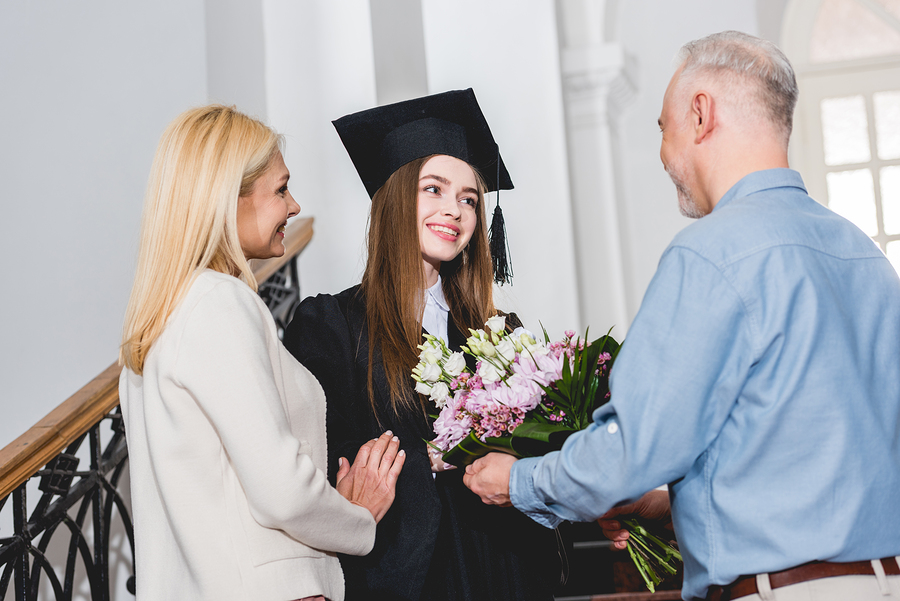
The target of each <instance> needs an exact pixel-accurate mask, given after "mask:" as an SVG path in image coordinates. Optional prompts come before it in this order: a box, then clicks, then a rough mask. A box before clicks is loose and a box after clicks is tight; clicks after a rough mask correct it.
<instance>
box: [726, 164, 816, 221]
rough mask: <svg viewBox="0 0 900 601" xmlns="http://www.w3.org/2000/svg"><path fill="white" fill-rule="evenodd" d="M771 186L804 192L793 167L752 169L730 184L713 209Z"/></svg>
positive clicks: (800, 178)
mask: <svg viewBox="0 0 900 601" xmlns="http://www.w3.org/2000/svg"><path fill="white" fill-rule="evenodd" d="M773 188H800V189H801V190H803V192H804V193H805V192H806V186H804V185H803V178H802V177H800V174H799V173H797V172H796V171H794V170H793V169H783V168H782V169H765V170H763V171H754V172H753V173H751V174H749V175H745V176H744V177H742V178H741V179H740V180H739V181H738V183H736V184H735V185H733V186H731V189H730V190H728V192H726V193H725V196H723V197H722V198H721V199H720V200H719V202H717V203H716V206H715V207H713V211H718V210H719V209H720V208H722V207H723V206H724V205H726V204H728V203H729V202H730V201H731V200H733V199H735V198H744V197H745V196H750V195H751V194H755V193H756V192H762V191H763V190H771V189H773Z"/></svg>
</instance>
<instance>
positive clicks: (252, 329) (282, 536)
mask: <svg viewBox="0 0 900 601" xmlns="http://www.w3.org/2000/svg"><path fill="white" fill-rule="evenodd" d="M119 395H120V399H121V405H122V411H123V413H124V416H125V428H126V434H127V437H128V453H129V460H130V470H131V493H132V506H133V513H134V531H135V547H136V548H135V553H136V556H135V569H136V574H135V575H136V584H137V599H138V601H155V600H157V599H159V600H164V599H192V600H200V599H210V600H213V599H215V600H216V601H222V600H227V599H235V600H237V599H241V600H244V599H253V600H260V601H263V600H272V601H289V600H291V599H297V598H300V597H306V596H313V595H324V596H325V597H327V598H328V599H332V600H334V601H338V600H340V599H343V597H344V580H343V576H342V574H341V568H340V565H339V563H338V560H337V558H336V557H335V555H334V553H335V552H340V553H347V554H352V555H365V554H366V553H368V552H369V551H370V550H371V549H372V546H373V544H374V541H375V521H374V519H373V518H372V515H371V514H370V513H369V512H368V511H367V510H366V509H364V508H362V507H358V506H356V505H353V504H351V503H350V502H349V501H347V500H345V499H344V498H343V497H342V496H341V495H340V494H338V492H337V491H336V490H335V489H334V488H332V487H331V486H330V485H329V484H328V481H327V480H326V477H325V469H326V464H325V462H326V457H327V453H326V448H325V396H324V394H323V392H322V388H321V386H319V383H318V381H317V380H316V379H315V377H313V375H312V374H310V373H309V371H307V370H306V368H305V367H303V366H302V365H301V364H300V363H298V362H297V361H296V360H295V359H294V358H293V357H292V356H291V355H290V354H289V353H288V352H287V351H286V350H285V348H284V347H283V346H282V344H281V342H280V341H279V340H278V337H277V334H276V329H275V322H274V321H273V319H272V316H271V315H270V313H269V311H268V309H267V308H266V306H265V304H264V303H263V302H262V301H261V300H260V298H259V296H257V295H256V294H254V293H253V291H252V290H251V289H250V288H249V287H248V286H247V285H246V284H244V283H243V282H241V281H240V280H238V279H236V278H233V277H231V276H228V275H224V274H221V273H218V272H215V271H211V270H206V271H203V272H201V273H199V274H198V276H197V277H196V279H195V281H194V283H193V284H192V286H191V288H190V290H189V291H188V293H187V295H186V296H185V298H184V300H183V301H182V302H181V303H180V305H179V306H178V308H177V309H176V310H175V311H174V313H173V314H172V316H171V317H170V319H169V321H168V323H167V325H166V328H165V330H164V331H163V333H162V335H160V337H159V338H158V339H157V340H156V342H155V343H154V344H153V346H152V348H151V350H150V352H149V354H148V355H147V358H146V361H145V363H144V374H143V376H138V375H136V374H134V373H133V372H131V371H130V370H127V369H126V370H123V372H122V376H121V378H120V380H119ZM350 459H351V460H352V459H353V458H352V457H351V458H350Z"/></svg>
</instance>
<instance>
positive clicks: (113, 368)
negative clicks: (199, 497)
mask: <svg viewBox="0 0 900 601" xmlns="http://www.w3.org/2000/svg"><path fill="white" fill-rule="evenodd" d="M312 235H313V218H312V217H304V218H302V219H297V220H295V221H294V222H293V223H291V224H290V225H289V226H288V228H287V230H286V231H285V239H284V247H285V253H284V256H282V257H276V258H273V259H267V260H265V261H258V262H256V261H254V262H253V264H252V265H251V267H252V268H253V273H254V275H255V276H256V279H257V281H259V282H263V281H265V280H266V279H268V278H269V277H271V276H272V274H273V273H275V272H276V271H278V270H279V269H281V267H283V266H284V265H285V264H286V263H287V262H288V261H290V260H291V259H292V258H293V257H295V256H296V255H298V254H299V253H300V252H301V251H302V250H303V249H304V248H305V247H306V245H307V244H308V243H309V241H310V239H311V238H312ZM121 371H122V368H121V367H120V366H119V365H118V363H113V364H112V365H110V366H109V367H107V368H106V369H105V370H103V372H102V373H101V374H100V375H98V376H97V377H96V378H94V379H93V380H91V381H90V382H88V383H87V385H86V386H84V387H83V388H81V390H79V391H78V392H76V393H75V394H73V395H72V396H70V397H69V398H68V399H66V400H65V401H64V402H63V403H62V404H60V405H59V406H58V407H56V409H54V410H53V411H51V412H50V413H48V414H47V415H46V416H44V418H43V419H41V420H40V421H39V422H38V423H36V424H35V425H34V426H32V427H31V428H29V429H28V431H26V432H25V433H24V434H22V435H21V436H19V437H18V438H17V439H15V440H14V441H12V442H11V443H9V444H8V445H6V446H5V447H3V448H2V449H0V499H3V498H5V497H6V496H7V495H9V494H10V493H11V492H12V491H14V490H15V489H16V488H17V487H18V486H19V485H20V484H22V483H23V482H25V481H26V480H28V478H30V477H31V476H32V475H33V474H34V473H35V472H37V471H38V470H39V469H41V468H42V467H43V466H44V465H46V464H47V463H48V462H49V461H50V460H51V459H53V458H54V457H56V456H57V455H58V454H59V453H61V452H62V451H64V450H65V448H66V447H67V446H69V445H70V444H71V443H72V442H74V441H75V440H76V439H77V438H78V437H79V436H81V435H82V434H84V433H85V432H87V431H88V430H89V429H90V428H91V426H93V425H94V424H96V423H97V422H98V421H100V420H101V419H102V418H103V416H104V415H106V414H107V413H109V412H110V411H112V410H113V409H114V408H115V407H116V405H118V404H119V373H120V372H121Z"/></svg>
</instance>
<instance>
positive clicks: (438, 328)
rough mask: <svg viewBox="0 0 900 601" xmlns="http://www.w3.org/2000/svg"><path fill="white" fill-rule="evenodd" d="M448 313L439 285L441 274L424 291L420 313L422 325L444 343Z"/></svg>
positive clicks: (447, 306) (445, 300)
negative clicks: (423, 306) (423, 302)
mask: <svg viewBox="0 0 900 601" xmlns="http://www.w3.org/2000/svg"><path fill="white" fill-rule="evenodd" d="M449 314H450V306H449V305H448V304H447V299H446V298H445V297H444V289H443V288H442V287H441V276H438V280H437V283H436V284H435V285H434V286H432V287H431V288H428V289H427V290H426V291H425V311H424V312H423V314H422V327H423V328H425V331H426V332H428V333H429V334H431V335H432V336H437V337H438V338H440V339H441V340H443V341H444V343H448V341H447V318H448V315H449Z"/></svg>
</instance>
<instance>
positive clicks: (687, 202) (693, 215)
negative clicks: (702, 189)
mask: <svg viewBox="0 0 900 601" xmlns="http://www.w3.org/2000/svg"><path fill="white" fill-rule="evenodd" d="M665 168H666V173H668V174H669V177H670V178H672V183H673V184H675V190H676V191H677V192H678V210H679V211H681V214H682V215H684V216H685V217H687V218H689V219H700V218H701V217H704V216H705V215H707V212H706V211H704V210H703V209H701V208H700V206H699V205H697V201H696V200H694V195H693V194H692V193H691V190H690V188H688V186H687V184H686V183H684V178H683V177H682V176H681V173H680V171H681V170H680V169H679V168H678V167H675V166H674V165H665Z"/></svg>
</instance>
